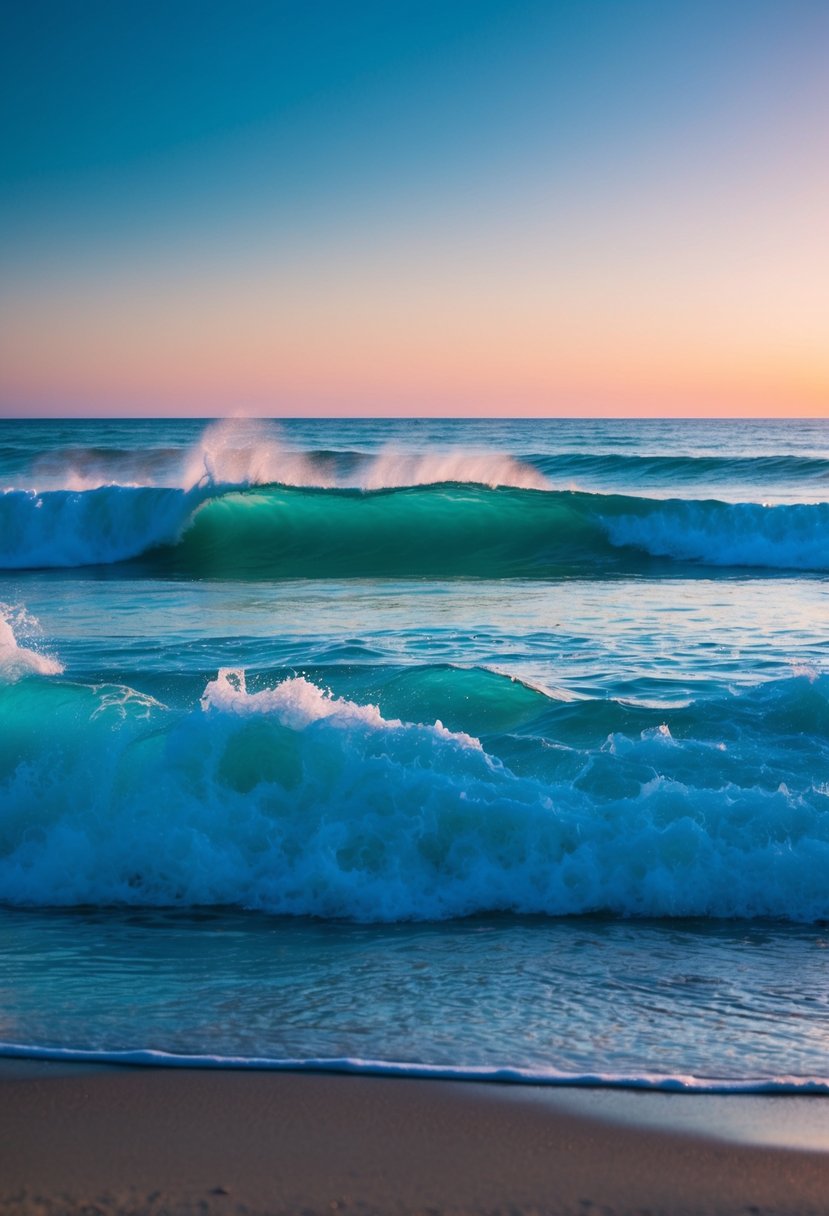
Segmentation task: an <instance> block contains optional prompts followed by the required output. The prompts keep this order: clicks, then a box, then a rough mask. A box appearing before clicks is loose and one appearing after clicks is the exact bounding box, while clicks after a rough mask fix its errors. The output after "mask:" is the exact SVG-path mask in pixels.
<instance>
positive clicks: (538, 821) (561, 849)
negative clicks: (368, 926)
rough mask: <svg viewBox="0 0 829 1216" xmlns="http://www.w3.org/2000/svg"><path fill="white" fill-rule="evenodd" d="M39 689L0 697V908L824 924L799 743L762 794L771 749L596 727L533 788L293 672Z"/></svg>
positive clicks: (827, 830) (823, 837)
mask: <svg viewBox="0 0 829 1216" xmlns="http://www.w3.org/2000/svg"><path fill="white" fill-rule="evenodd" d="M31 683H32V682H26V684H27V685H29V684H31ZM784 683H785V682H784ZM790 685H791V686H789V684H786V686H785V689H784V694H785V697H786V698H787V700H786V705H788V706H789V707H790V708H789V709H788V710H785V711H784V712H785V714H786V715H787V718H786V720H787V721H788V720H789V718H791V720H797V718H799V717H802V715H803V714H804V713H818V714H824V715H825V712H826V711H825V684H822V683H820V682H816V683H814V684H810V683H809V682H808V681H805V680H804V681H792V682H790ZM70 690H71V693H70ZM57 691H58V690H57V688H56V687H55V686H52V685H50V684H38V685H37V686H33V687H31V688H29V687H26V688H24V685H23V684H20V685H16V686H14V687H11V688H6V689H5V691H4V692H3V699H2V701H0V713H2V721H3V729H2V731H0V808H2V811H1V812H0V900H4V901H6V902H10V903H20V904H36V905H70V904H113V903H114V904H118V903H126V904H138V905H185V906H187V905H199V904H205V905H207V904H214V905H216V904H218V905H227V906H237V907H247V908H259V909H263V910H267V911H270V912H275V913H283V914H295V915H312V916H324V917H345V918H348V919H351V920H356V921H366V922H384V921H395V920H411V919H414V920H421V919H444V918H451V917H458V916H465V915H469V914H472V913H475V912H482V911H496V910H503V911H514V912H520V913H547V914H553V915H571V914H581V913H585V912H591V911H596V910H605V911H611V912H615V913H618V914H622V915H634V916H684V915H699V916H717V917H751V916H771V917H785V918H787V919H791V920H795V921H804V922H809V921H815V920H819V919H825V918H826V917H827V916H829V896H827V892H826V883H825V873H826V867H827V865H829V816H827V814H826V809H825V799H824V798H823V797H822V796H821V795H820V794H819V793H816V792H815V790H814V785H815V780H816V779H815V766H816V765H821V764H824V763H825V758H824V759H820V758H819V757H818V756H817V755H812V756H811V757H809V758H808V763H806V762H805V761H804V762H803V763H802V765H801V767H800V768H798V769H795V768H794V767H792V765H794V764H795V763H797V764H800V763H801V762H800V760H799V759H798V758H797V757H792V761H791V765H790V766H789V771H788V773H787V775H786V779H785V781H784V780H782V778H781V780H780V781H779V782H778V783H777V784H776V785H775V786H774V787H773V788H771V787H769V786H768V785H764V784H763V782H764V772H765V766H766V763H767V756H768V745H767V744H763V745H762V746H761V745H758V746H754V745H753V744H751V742H750V741H747V742H746V743H745V744H742V745H740V748H739V754H737V752H736V749H735V747H734V746H733V745H732V746H731V747H730V748H729V749H728V750H727V751H725V752H723V751H720V750H718V749H717V746H716V743H717V741H716V740H714V741H713V742H711V741H709V742H705V741H700V742H695V741H694V740H680V739H674V738H672V736H671V734H670V732H669V731H668V730H667V729H659V728H657V729H653V730H646V731H643V732H642V733H641V735H639V736H626V735H621V734H614V735H612V736H610V738H609V739H608V740H607V742H606V743H605V744H604V746H603V747H601V748H600V749H598V750H597V749H588V750H585V751H584V752H583V753H582V754H581V759H580V765H581V767H580V771H574V772H572V773H571V774H570V775H569V777H568V779H567V780H563V781H559V782H555V783H545V782H544V781H541V780H539V779H537V778H535V777H533V776H529V775H524V776H522V775H519V774H516V773H514V772H511V771H510V770H509V769H508V768H506V767H505V766H504V765H503V764H501V763H500V762H499V761H498V760H497V759H495V758H493V757H492V756H489V755H487V753H486V752H485V751H484V750H483V748H482V747H481V745H480V743H479V742H478V741H477V740H476V739H473V738H471V737H470V736H469V735H465V734H462V733H458V732H452V731H449V730H446V729H445V728H444V727H442V726H441V725H440V724H439V723H435V724H433V725H426V724H417V723H411V722H409V723H407V722H403V721H400V720H398V719H386V718H384V717H383V716H382V714H381V713H380V711H379V710H378V709H377V708H376V707H374V706H370V705H358V704H356V703H354V702H351V701H348V700H345V699H340V698H336V697H332V696H330V695H328V694H327V693H325V692H324V691H323V690H322V689H319V688H317V687H315V686H314V685H313V684H311V683H310V682H309V681H307V680H305V679H303V678H295V679H291V680H287V681H284V682H283V683H281V684H279V685H277V686H276V687H273V688H263V689H262V690H261V691H258V692H256V691H248V689H247V687H246V684H245V681H244V678H243V675H242V673H240V672H237V671H232V670H223V671H222V672H220V673H219V675H218V677H217V678H216V679H215V680H213V681H211V682H210V683H209V684H208V686H207V688H206V689H205V691H204V695H203V698H202V706H201V708H196V709H194V710H192V711H190V712H188V713H181V712H178V713H176V712H174V711H172V710H168V709H165V708H164V707H163V706H159V705H158V704H157V703H151V702H150V701H148V699H147V698H146V697H141V696H139V695H138V694H133V695H128V694H129V690H126V692H125V691H124V690H120V691H119V692H118V695H113V690H112V689H110V690H105V689H98V688H87V687H83V686H68V685H61V686H60V694H61V695H60V697H59V698H56V697H53V696H52V695H51V694H52V693H53V692H57ZM18 694H19V695H18ZM24 694H25V695H24ZM747 695H752V694H747ZM757 695H759V696H761V697H763V698H768V696H769V695H770V694H768V693H767V692H766V691H764V690H761V692H760V693H759V694H757ZM804 698H805V701H804ZM763 704H764V705H770V704H771V702H769V701H768V700H764V701H763ZM46 722H48V731H47V732H45V733H44V729H43V724H44V723H46ZM573 757H574V760H575V761H578V760H579V754H578V753H577V752H574V753H573Z"/></svg>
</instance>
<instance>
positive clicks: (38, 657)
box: [0, 604, 63, 683]
mask: <svg viewBox="0 0 829 1216" xmlns="http://www.w3.org/2000/svg"><path fill="white" fill-rule="evenodd" d="M15 625H17V627H18V629H19V628H20V627H21V625H22V626H23V627H24V628H28V629H29V630H31V629H33V628H36V625H37V622H36V621H33V620H32V618H31V617H30V616H28V614H27V613H25V612H24V611H23V610H22V609H19V608H18V609H15V608H14V607H12V605H10V604H0V682H2V683H12V682H13V681H15V680H19V679H21V678H22V677H23V676H28V675H39V676H55V675H59V674H60V673H61V672H62V671H63V665H62V664H61V663H59V662H58V660H57V659H53V658H50V657H49V656H48V655H45V654H39V653H38V651H36V650H31V649H29V648H28V647H26V646H21V645H20V644H19V642H18V640H17V638H16V637H15V633H14V627H15Z"/></svg>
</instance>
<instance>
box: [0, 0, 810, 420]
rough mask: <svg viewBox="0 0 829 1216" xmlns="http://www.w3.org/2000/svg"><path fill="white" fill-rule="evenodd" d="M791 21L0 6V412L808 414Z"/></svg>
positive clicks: (667, 15)
mask: <svg viewBox="0 0 829 1216" xmlns="http://www.w3.org/2000/svg"><path fill="white" fill-rule="evenodd" d="M827 62H829V4H827V3H825V0H774V2H770V0H727V2H723V0H716V2H709V0H546V2H543V3H542V2H536V0H497V2H496V0H474V2H472V0H440V2H435V0H419V2H416V3H415V2H409V0H364V2H362V3H353V2H352V0H291V2H287V0H270V2H269V3H265V2H264V0H233V2H229V0H199V2H196V0H26V3H18V4H6V5H3V6H0V415H4V416H15V417H28V416H36V415H45V416H54V415H80V416H109V415H113V416H125V415H140V414H148V415H181V416H189V415H192V416H197V417H206V416H213V415H230V414H252V415H266V416H276V417H278V416H313V415H318V414H319V415H339V414H343V415H351V414H354V415H366V414H369V415H371V414H376V415H426V414H437V415H441V414H444V415H451V416H461V415H475V416H486V415H501V416H509V415H515V416H519V415H529V416H532V415H539V416H550V415H566V416H591V415H595V416H626V415H630V416H670V415H714V416H718V417H720V416H730V415H735V416H746V415H754V416H759V415H766V414H768V415H775V416H784V417H785V416H829V70H827Z"/></svg>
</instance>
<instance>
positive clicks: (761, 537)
mask: <svg viewBox="0 0 829 1216" xmlns="http://www.w3.org/2000/svg"><path fill="white" fill-rule="evenodd" d="M134 558H143V559H144V561H145V563H149V567H150V568H151V569H152V570H158V571H161V572H167V573H169V572H172V573H177V574H185V575H194V576H199V577H203V576H214V577H228V578H234V577H238V578H258V577H266V578H281V577H315V578H325V577H331V578H347V577H355V576H356V577H381V576H392V577H406V576H415V577H418V576H419V577H430V576H432V577H451V576H453V575H461V576H473V577H506V576H522V577H535V576H540V577H550V576H555V575H556V574H558V573H570V572H578V571H583V572H586V573H590V572H593V571H598V572H600V573H601V572H604V571H610V572H612V571H614V570H618V571H636V570H638V569H641V568H642V565H643V562H644V563H651V564H652V562H653V559H666V560H669V561H672V562H690V563H696V564H702V565H707V566H713V567H721V568H723V567H726V568H727V567H735V568H758V569H779V570H787V569H790V570H808V571H825V570H829V503H823V502H822V503H814V504H808V503H798V504H780V505H777V506H763V505H761V504H759V503H726V502H719V501H716V500H694V499H687V500H686V499H664V500H660V499H650V498H639V497H634V496H625V495H616V494H587V493H581V492H575V491H553V490H534V489H518V488H514V487H500V488H490V487H487V486H483V485H479V484H476V483H471V482H470V483H466V482H463V483H461V482H447V483H442V484H436V485H428V486H415V487H410V488H403V489H391V490H389V489H387V490H375V491H359V490H343V489H309V488H297V487H289V486H285V485H271V486H262V487H258V488H239V487H238V486H236V485H234V484H223V485H216V484H213V483H204V484H201V485H198V486H195V487H193V488H192V489H190V490H184V489H174V488H160V487H152V486H138V487H129V486H104V487H100V488H98V489H93V490H86V491H69V490H54V491H44V492H42V493H37V492H35V491H24V490H10V491H6V492H5V493H3V494H2V495H0V568H3V569H32V568H49V567H71V566H85V565H95V564H108V563H112V562H120V561H127V560H129V559H134Z"/></svg>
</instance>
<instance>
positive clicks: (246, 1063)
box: [0, 1043, 829, 1094]
mask: <svg viewBox="0 0 829 1216" xmlns="http://www.w3.org/2000/svg"><path fill="white" fill-rule="evenodd" d="M0 1057H3V1058H6V1059H14V1060H50V1061H52V1062H56V1063H60V1062H64V1063H78V1064H118V1065H121V1066H124V1065H127V1066H131V1067H139V1068H211V1069H237V1070H245V1071H249V1072H324V1073H341V1074H342V1073H345V1074H348V1075H356V1076H374V1077H407V1078H412V1079H420V1080H429V1081H473V1082H474V1081H477V1082H485V1083H489V1084H493V1083H495V1084H506V1085H546V1086H558V1087H569V1088H591V1089H635V1090H645V1091H655V1092H660V1093H689V1094H829V1077H787V1076H783V1077H756V1078H747V1079H739V1080H726V1079H721V1078H717V1077H699V1076H693V1075H690V1074H679V1073H677V1074H663V1073H649V1072H641V1073H607V1072H589V1073H572V1072H562V1071H558V1070H557V1069H555V1068H541V1069H529V1068H513V1067H503V1068H488V1067H475V1066H467V1067H464V1066H463V1065H457V1066H452V1065H443V1064H419V1063H411V1062H406V1063H402V1062H396V1061H394V1060H363V1059H360V1058H359V1057H355V1056H339V1057H331V1058H329V1057H322V1058H318V1059H313V1058H311V1059H308V1058H296V1059H271V1058H268V1057H259V1056H217V1055H176V1054H173V1053H171V1052H166V1051H155V1050H153V1049H152V1048H138V1049H134V1050H131V1051H103V1050H102V1051H89V1050H85V1049H83V1048H69V1047H46V1046H35V1045H31V1046H30V1045H28V1044H22V1043H0Z"/></svg>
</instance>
